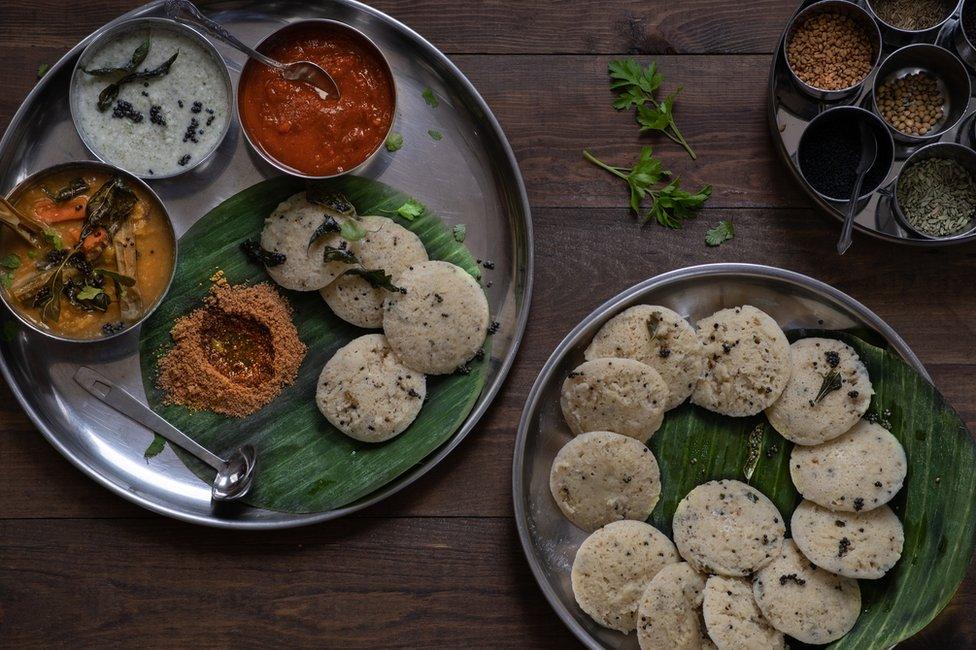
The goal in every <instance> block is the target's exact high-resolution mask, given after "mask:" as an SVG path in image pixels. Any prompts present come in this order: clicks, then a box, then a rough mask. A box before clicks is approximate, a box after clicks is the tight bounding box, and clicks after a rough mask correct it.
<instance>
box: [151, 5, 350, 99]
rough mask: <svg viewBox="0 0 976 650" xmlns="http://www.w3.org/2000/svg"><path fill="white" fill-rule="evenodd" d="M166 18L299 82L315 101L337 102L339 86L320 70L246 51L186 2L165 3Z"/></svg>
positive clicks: (302, 62) (305, 64) (222, 28)
mask: <svg viewBox="0 0 976 650" xmlns="http://www.w3.org/2000/svg"><path fill="white" fill-rule="evenodd" d="M180 10H183V11H185V12H186V13H188V14H190V16H192V19H191V18H184V17H182V16H180ZM166 15H167V16H168V17H169V18H170V20H175V21H176V22H178V23H183V24H185V25H194V26H196V27H202V28H203V29H205V30H207V31H208V32H210V34H212V35H213V36H214V37H215V38H219V39H220V40H222V41H223V42H225V43H227V44H228V45H230V46H231V47H233V48H235V49H238V50H240V51H241V52H243V53H244V54H246V55H248V56H249V57H251V58H252V59H255V60H257V61H259V62H261V63H263V64H264V65H266V66H268V67H269V68H274V69H275V70H278V71H279V72H281V76H282V77H284V78H285V79H288V80H289V81H303V82H305V83H307V84H308V85H310V86H311V87H312V88H314V89H315V92H316V93H318V95H319V97H321V98H322V99H333V100H336V101H338V100H339V97H340V94H339V86H338V85H336V82H335V79H333V78H332V76H331V75H330V74H329V73H328V72H326V71H325V70H323V69H322V67H321V66H319V65H318V64H316V63H312V62H311V61H296V62H294V63H281V62H280V61H275V60H274V59H272V58H271V57H268V56H265V55H264V54H261V53H260V52H258V51H257V50H255V49H254V48H253V47H249V46H247V45H245V44H244V43H242V42H241V41H240V39H238V38H237V37H236V36H234V35H233V34H231V33H230V32H228V31H227V30H226V29H225V28H224V27H223V25H221V24H220V23H218V22H216V21H214V20H210V19H209V18H207V17H206V16H204V15H203V14H202V13H200V10H199V9H197V8H196V6H195V5H194V4H193V3H192V2H190V0H167V2H166Z"/></svg>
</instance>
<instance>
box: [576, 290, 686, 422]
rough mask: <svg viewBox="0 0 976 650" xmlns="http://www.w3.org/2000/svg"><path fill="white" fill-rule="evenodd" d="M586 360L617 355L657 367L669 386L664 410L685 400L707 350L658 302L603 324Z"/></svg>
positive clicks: (590, 346)
mask: <svg viewBox="0 0 976 650" xmlns="http://www.w3.org/2000/svg"><path fill="white" fill-rule="evenodd" d="M584 356H585V357H586V360H587V361H590V360H593V359H602V358H606V357H616V358H624V359H634V360H636V361H641V362H643V363H646V364H647V365H649V366H650V367H652V368H654V369H655V370H657V371H658V373H659V374H660V375H661V378H662V379H664V383H665V384H667V385H668V399H667V402H666V403H665V405H664V408H665V410H670V409H673V408H674V407H676V406H678V405H679V404H681V403H682V402H683V401H685V400H686V399H687V398H688V396H689V395H691V392H692V391H693V390H694V389H695V384H696V383H697V382H698V376H699V375H700V374H701V372H702V369H703V368H704V367H705V351H704V349H703V348H702V344H701V341H699V340H698V336H697V335H696V334H695V330H694V328H692V326H691V325H690V324H689V323H688V321H686V320H685V319H684V318H682V317H681V315H680V314H678V313H676V312H674V311H672V310H670V309H668V308H667V307H661V306H659V305H635V306H634V307H631V308H629V309H627V310H625V311H623V312H621V313H619V314H617V315H616V316H614V317H613V318H611V319H610V320H608V321H607V322H606V323H604V325H603V327H601V328H600V331H599V332H597V333H596V336H594V337H593V340H592V341H591V342H590V345H589V347H587V348H586V352H585V353H584Z"/></svg>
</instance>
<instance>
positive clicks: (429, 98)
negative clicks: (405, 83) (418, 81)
mask: <svg viewBox="0 0 976 650" xmlns="http://www.w3.org/2000/svg"><path fill="white" fill-rule="evenodd" d="M423 95H424V101H425V102H426V103H427V105H428V106H430V107H431V108H437V107H438V106H439V105H440V103H441V102H440V100H439V99H437V95H435V94H434V91H433V90H431V89H430V88H424V92H423Z"/></svg>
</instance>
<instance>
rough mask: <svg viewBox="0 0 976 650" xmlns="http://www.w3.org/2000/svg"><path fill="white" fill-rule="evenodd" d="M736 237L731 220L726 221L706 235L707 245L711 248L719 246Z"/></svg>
mask: <svg viewBox="0 0 976 650" xmlns="http://www.w3.org/2000/svg"><path fill="white" fill-rule="evenodd" d="M733 237H735V228H734V227H733V226H732V220H731V219H724V220H722V221H719V222H718V225H717V226H715V227H714V228H712V229H711V230H709V231H708V232H706V233H705V243H706V244H708V245H709V246H719V245H721V244H722V243H724V242H727V241H729V240H730V239H732V238H733Z"/></svg>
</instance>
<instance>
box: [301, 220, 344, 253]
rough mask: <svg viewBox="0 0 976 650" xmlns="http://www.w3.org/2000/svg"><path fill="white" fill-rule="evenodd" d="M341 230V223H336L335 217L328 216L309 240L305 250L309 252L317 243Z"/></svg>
mask: <svg viewBox="0 0 976 650" xmlns="http://www.w3.org/2000/svg"><path fill="white" fill-rule="evenodd" d="M341 230H342V228H341V227H340V226H339V222H338V221H336V219H335V217H330V216H326V217H325V219H324V220H323V221H322V223H320V224H319V226H318V228H316V229H315V230H314V231H313V232H312V236H311V237H309V238H308V246H307V247H306V248H305V251H306V252H308V249H310V248H311V247H312V246H313V245H314V244H315V242H317V241H318V240H320V239H321V238H322V237H325V236H326V235H327V234H329V233H330V232H340V231H341Z"/></svg>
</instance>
